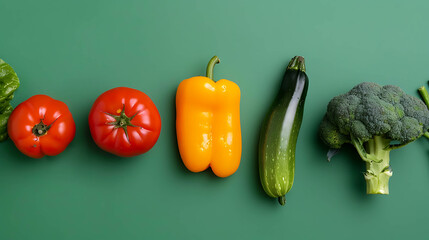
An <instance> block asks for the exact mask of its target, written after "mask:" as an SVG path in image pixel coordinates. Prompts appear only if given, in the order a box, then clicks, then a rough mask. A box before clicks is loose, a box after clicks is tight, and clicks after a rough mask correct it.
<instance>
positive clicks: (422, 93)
mask: <svg viewBox="0 0 429 240" xmlns="http://www.w3.org/2000/svg"><path fill="white" fill-rule="evenodd" d="M419 93H420V96H422V99H423V101H424V102H425V104H426V106H427V107H428V108H429V93H428V91H427V90H426V88H425V86H421V87H420V88H419ZM423 136H425V137H426V138H428V139H429V132H428V131H426V132H425V133H424V134H423Z"/></svg>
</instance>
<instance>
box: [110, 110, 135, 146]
mask: <svg viewBox="0 0 429 240" xmlns="http://www.w3.org/2000/svg"><path fill="white" fill-rule="evenodd" d="M105 114H107V115H109V116H111V117H112V118H114V119H115V121H113V122H108V123H107V124H109V125H113V126H114V127H115V128H122V129H124V132H125V136H126V137H127V140H128V142H129V141H130V139H129V137H128V129H127V127H138V126H136V125H134V124H132V123H131V120H133V118H134V117H135V116H136V115H137V114H138V112H137V113H136V114H134V115H133V116H131V117H128V116H127V115H126V114H125V104H124V105H123V106H122V110H121V113H119V115H114V114H111V113H108V112H105Z"/></svg>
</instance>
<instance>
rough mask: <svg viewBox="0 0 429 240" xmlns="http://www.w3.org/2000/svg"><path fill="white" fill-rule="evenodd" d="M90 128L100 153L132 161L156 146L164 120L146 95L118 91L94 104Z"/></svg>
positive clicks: (130, 90) (124, 90)
mask: <svg viewBox="0 0 429 240" xmlns="http://www.w3.org/2000/svg"><path fill="white" fill-rule="evenodd" d="M89 128H90V130H91V135H92V138H93V139H94V142H95V143H96V144H97V145H98V146H99V147H100V148H101V149H103V150H104V151H107V152H110V153H113V154H115V155H118V156H121V157H131V156H136V155H139V154H142V153H145V152H147V151H149V150H150V149H151V148H152V147H153V146H154V145H155V143H156V141H157V140H158V137H159V134H160V132H161V117H160V115H159V112H158V109H157V108H156V106H155V104H154V103H153V102H152V100H151V99H150V98H149V97H148V96H147V95H146V94H144V93H143V92H141V91H139V90H136V89H132V88H126V87H118V88H114V89H111V90H109V91H106V92H105V93H103V94H101V95H100V96H99V97H98V98H97V100H95V102H94V105H92V108H91V111H90V113H89Z"/></svg>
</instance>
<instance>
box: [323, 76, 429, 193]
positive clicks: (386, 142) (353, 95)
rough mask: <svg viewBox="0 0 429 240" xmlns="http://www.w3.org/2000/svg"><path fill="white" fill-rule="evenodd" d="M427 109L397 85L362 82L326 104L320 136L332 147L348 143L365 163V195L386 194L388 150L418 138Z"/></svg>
mask: <svg viewBox="0 0 429 240" xmlns="http://www.w3.org/2000/svg"><path fill="white" fill-rule="evenodd" d="M428 128H429V110H428V108H427V106H426V105H425V104H424V103H423V102H422V101H421V100H420V99H418V98H416V97H413V96H410V95H407V94H406V93H404V92H403V91H402V90H401V89H400V88H399V87H396V86H392V85H386V86H380V85H378V84H376V83H370V82H364V83H361V84H359V85H357V86H355V87H354V88H353V89H351V90H350V91H349V92H347V93H345V94H342V95H339V96H337V97H334V98H333V99H332V100H331V101H330V102H329V104H328V108H327V112H326V114H325V117H324V118H323V120H322V123H321V125H320V129H319V135H320V138H321V139H322V141H323V142H324V143H325V144H326V145H328V146H329V147H330V148H331V149H339V148H341V146H342V145H343V144H345V143H351V144H352V145H353V146H354V147H355V148H356V150H357V152H358V153H359V155H360V157H361V158H362V160H364V161H365V162H366V172H365V174H364V175H365V180H366V182H367V193H368V194H388V193H389V188H388V182H389V178H390V176H392V170H391V168H390V165H389V153H390V151H391V150H393V149H397V148H400V147H403V146H405V145H406V144H408V143H410V142H412V141H415V140H416V139H418V138H419V137H421V136H422V135H423V134H424V133H425V132H426V131H427V130H428Z"/></svg>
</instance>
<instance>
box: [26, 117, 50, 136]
mask: <svg viewBox="0 0 429 240" xmlns="http://www.w3.org/2000/svg"><path fill="white" fill-rule="evenodd" d="M54 122H55V121H54ZM52 124H53V123H51V124H50V125H46V124H44V123H43V119H40V122H39V123H38V124H36V125H34V127H33V129H32V131H33V134H34V135H36V137H41V136H43V135H45V134H46V133H48V130H49V129H50V128H51V126H52Z"/></svg>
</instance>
